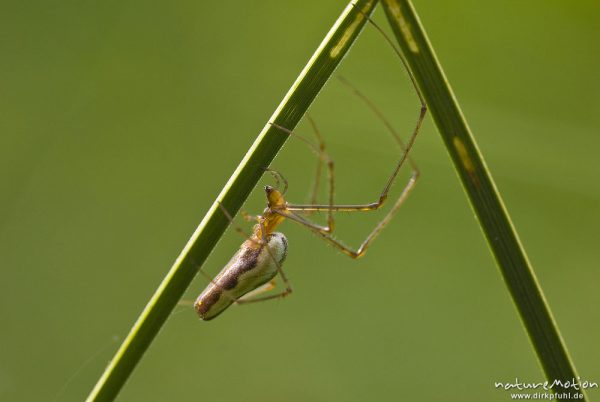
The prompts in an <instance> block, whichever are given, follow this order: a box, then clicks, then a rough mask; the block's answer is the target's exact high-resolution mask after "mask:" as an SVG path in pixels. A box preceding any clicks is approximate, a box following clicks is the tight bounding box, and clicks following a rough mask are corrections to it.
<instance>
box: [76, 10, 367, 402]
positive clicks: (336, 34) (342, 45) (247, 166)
mask: <svg viewBox="0 0 600 402" xmlns="http://www.w3.org/2000/svg"><path fill="white" fill-rule="evenodd" d="M376 4H377V0H354V1H351V2H350V3H349V4H348V6H347V7H346V8H345V9H344V11H343V12H342V14H341V15H340V17H339V18H338V20H337V21H336V22H335V24H334V25H333V27H332V28H331V30H330V31H329V33H328V34H327V35H326V37H325V39H324V40H323V42H322V43H321V44H320V46H319V47H318V48H317V50H316V52H315V53H314V55H313V56H312V57H311V59H310V60H309V62H308V64H307V65H306V67H305V68H304V69H303V70H302V72H301V73H300V76H299V77H298V78H297V80H296V82H295V83H294V84H293V85H292V87H291V89H290V90H289V91H288V93H287V94H286V96H285V97H284V99H283V101H282V102H281V104H280V105H279V107H278V108H277V109H276V110H275V113H274V114H273V116H272V117H271V119H270V121H271V122H274V123H276V124H278V125H280V126H283V127H286V128H289V129H293V128H294V127H295V126H296V125H297V124H298V122H299V121H300V119H301V118H302V116H303V115H304V113H305V112H306V111H307V109H308V107H309V106H310V104H311V103H312V101H313V100H314V99H315V97H316V96H317V94H318V93H319V91H320V90H321V88H322V87H323V85H324V84H325V83H326V82H327V80H328V79H329V77H330V76H331V75H332V73H333V71H334V70H335V68H336V67H337V66H338V64H339V63H340V61H341V60H342V59H343V57H344V55H345V54H346V52H347V51H348V50H349V49H350V47H351V46H352V44H353V43H354V40H355V39H356V38H357V37H358V34H359V33H360V31H361V30H362V28H363V27H364V25H365V22H366V21H367V20H366V18H365V17H364V15H363V14H362V13H365V14H367V15H368V14H371V12H372V11H373V8H374V7H375V5H376ZM286 139H287V135H286V134H285V133H283V132H282V131H281V130H279V129H276V128H274V127H272V126H271V125H269V124H267V125H266V126H265V127H264V128H263V130H262V131H261V133H260V134H259V135H258V137H257V139H256V141H255V142H254V144H253V145H252V147H251V148H250V149H249V150H248V152H247V154H246V156H245V157H244V159H243V160H242V161H241V163H240V164H239V166H238V167H237V169H236V170H235V172H234V173H233V175H232V176H231V178H230V179H229V181H228V182H227V184H226V185H225V187H224V188H223V190H222V191H221V193H220V194H219V196H218V197H217V199H216V201H215V203H214V204H213V205H212V207H211V208H210V209H209V211H208V212H207V214H206V216H205V217H204V219H203V220H202V222H201V223H200V225H199V226H198V229H196V231H195V232H194V234H193V235H192V237H191V239H190V240H189V242H188V243H187V245H186V246H185V248H184V249H183V251H182V252H181V254H180V255H179V257H178V258H177V260H176V261H175V263H174V265H173V266H172V268H171V269H170V271H169V272H168V274H167V276H166V277H165V278H164V280H163V281H162V283H161V284H160V286H159V287H158V289H157V290H156V292H155V293H154V295H153V296H152V298H151V299H150V301H149V302H148V304H147V305H146V307H145V308H144V310H143V311H142V313H141V314H140V316H139V317H138V319H137V321H136V322H135V324H134V325H133V327H132V329H131V330H130V332H129V334H128V335H127V338H126V339H125V340H124V341H123V343H122V345H121V346H120V348H119V349H118V351H117V352H116V354H115V356H114V357H113V359H112V360H111V362H110V364H109V365H108V367H107V368H106V370H105V371H104V373H103V374H102V376H101V377H100V379H99V380H98V382H97V383H96V386H95V387H94V389H93V390H92V392H91V393H90V395H89V396H88V399H87V400H88V401H110V400H113V399H114V398H115V397H116V396H117V394H118V393H119V390H120V389H121V387H122V386H123V384H124V383H125V381H127V378H128V377H129V375H130V374H131V372H132V371H133V369H134V368H135V366H136V365H137V364H138V362H139V361H140V359H141V357H142V355H143V354H144V352H145V351H146V349H147V348H148V346H149V345H150V343H151V342H152V340H153V339H154V337H155V336H156V334H157V333H158V331H159V330H160V328H161V326H162V325H163V324H164V323H165V321H166V319H167V317H168V316H169V314H170V313H171V311H172V310H173V308H174V307H175V306H176V304H177V302H178V301H179V299H180V298H181V296H182V295H183V293H184V292H185V290H186V289H187V287H188V285H189V284H190V283H191V282H192V280H193V279H194V276H195V275H196V273H197V272H198V270H199V269H200V266H201V265H202V264H203V263H204V261H205V260H206V258H207V257H208V255H209V254H210V252H211V250H212V249H213V247H214V246H215V245H216V243H217V242H218V241H219V239H220V238H221V236H222V234H223V232H224V231H225V229H226V228H227V225H228V224H229V221H228V220H227V218H226V217H225V216H224V214H223V213H222V211H221V210H220V208H219V207H218V202H220V203H221V204H222V205H223V206H224V207H225V208H226V209H227V210H228V211H230V212H231V213H232V214H235V213H236V212H237V211H238V210H239V209H240V207H241V206H242V204H243V203H244V201H245V200H246V198H247V197H248V195H249V194H250V192H251V191H252V189H253V188H254V186H255V185H256V183H257V182H258V180H259V179H260V177H261V176H262V174H263V173H264V168H265V167H267V166H269V164H270V163H271V161H272V160H273V158H274V157H275V155H276V154H277V152H278V151H279V149H280V148H281V147H282V146H283V144H284V142H285V140H286Z"/></svg>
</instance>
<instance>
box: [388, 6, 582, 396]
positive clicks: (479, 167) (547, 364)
mask: <svg viewBox="0 0 600 402" xmlns="http://www.w3.org/2000/svg"><path fill="white" fill-rule="evenodd" d="M383 6H384V10H385V13H386V15H387V18H388V21H389V22H390V24H391V26H392V30H393V32H394V35H395V36H396V39H397V40H398V42H399V43H400V47H401V48H402V51H403V53H404V56H405V58H406V61H407V62H408V64H409V66H410V68H411V71H413V73H414V75H415V78H416V81H417V83H418V85H419V87H420V89H421V92H422V93H423V96H424V97H425V100H426V102H427V105H428V107H429V110H430V111H431V114H432V116H433V119H434V120H435V123H436V125H437V127H438V131H439V132H440V134H441V135H442V138H443V140H444V143H445V145H446V148H447V149H448V152H449V153H450V156H451V158H452V161H453V163H454V166H455V168H456V170H457V172H458V175H459V176H460V179H461V181H462V183H463V186H464V188H465V191H466V192H467V195H468V197H469V199H470V201H471V205H472V207H473V209H474V210H475V213H476V215H477V217H478V219H479V223H480V225H481V228H482V230H483V232H484V234H485V237H486V238H487V241H488V243H489V245H490V248H491V250H492V253H493V255H494V257H495V259H496V262H497V263H498V266H499V268H500V271H501V273H502V276H503V278H504V281H505V283H506V285H507V287H508V289H509V291H510V294H511V295H512V298H513V300H514V302H515V304H516V306H517V309H518V311H519V314H520V316H521V319H522V321H523V324H524V325H525V328H526V329H527V332H528V334H529V337H530V339H531V342H532V343H533V346H534V348H535V351H536V353H537V356H538V358H539V361H540V363H541V365H542V368H543V370H544V372H545V374H546V377H547V379H548V380H549V381H553V380H555V379H559V380H562V381H567V380H568V381H572V380H573V379H575V380H577V373H576V371H575V367H574V365H573V363H572V362H571V359H570V357H569V354H568V352H567V349H566V347H565V344H564V342H563V340H562V338H561V336H560V333H559V330H558V327H557V325H556V323H555V321H554V319H553V317H552V314H551V312H550V308H549V307H548V304H547V302H546V300H545V298H544V295H543V293H542V289H541V288H540V286H539V284H538V281H537V279H536V277H535V274H534V272H533V269H532V267H531V265H530V263H529V261H528V259H527V256H526V254H525V250H524V249H523V246H522V245H521V243H520V241H519V238H518V236H517V233H516V231H515V228H514V227H513V225H512V223H511V220H510V218H509V216H508V213H507V211H506V209H505V207H504V204H503V202H502V199H501V198H500V194H499V193H498V190H497V189H496V186H495V184H494V181H493V180H492V177H491V175H490V173H489V171H488V169H487V167H486V165H485V162H484V160H483V157H482V155H481V153H480V152H479V149H478V148H477V145H476V143H475V140H474V138H473V135H472V134H471V131H470V130H469V127H468V126H467V123H466V121H465V118H464V116H463V114H462V112H461V110H460V108H459V106H458V103H457V101H456V98H455V97H454V94H453V93H452V89H451V88H450V85H449V83H448V81H447V80H446V77H445V75H444V73H443V71H442V69H441V66H440V65H439V63H438V61H437V58H436V56H435V54H434V52H433V49H432V47H431V44H430V43H429V40H428V39H427V36H426V34H425V31H424V29H423V26H422V25H421V22H420V20H419V18H418V16H417V14H416V12H415V10H414V7H413V6H412V4H411V3H410V1H409V0H383ZM554 390H555V391H556V392H568V393H575V392H577V391H575V390H574V389H573V388H567V389H564V388H560V387H558V388H555V389H554ZM578 400H581V399H578Z"/></svg>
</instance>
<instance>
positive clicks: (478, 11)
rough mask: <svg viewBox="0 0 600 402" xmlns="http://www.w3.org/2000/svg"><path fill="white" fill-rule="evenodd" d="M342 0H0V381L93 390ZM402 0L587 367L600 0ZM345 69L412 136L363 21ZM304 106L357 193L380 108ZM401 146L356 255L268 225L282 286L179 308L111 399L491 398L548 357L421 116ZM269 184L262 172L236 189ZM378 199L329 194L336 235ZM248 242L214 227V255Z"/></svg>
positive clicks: (598, 371)
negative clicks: (395, 207) (414, 14)
mask: <svg viewBox="0 0 600 402" xmlns="http://www.w3.org/2000/svg"><path fill="white" fill-rule="evenodd" d="M251 3H252V4H251ZM345 4H346V2H345V1H343V0H342V1H340V0H336V1H334V0H329V1H323V0H320V1H298V0H293V1H285V2H282V1H273V0H269V1H261V2H254V3H253V2H242V1H239V2H210V3H209V2H197V1H179V2H170V3H155V2H137V1H105V2H89V1H87V2H76V1H46V2H40V1H7V0H5V1H3V2H2V3H1V12H0V55H1V56H0V91H1V96H0V133H1V134H0V186H1V187H0V266H1V268H2V274H3V278H2V284H1V285H0V286H1V289H0V306H1V307H0V308H1V309H2V310H1V316H2V329H1V331H0V341H1V342H0V345H1V346H0V399H1V400H2V401H52V400H59V401H78V400H82V399H84V397H85V396H86V395H87V393H88V392H89V391H90V390H91V388H92V386H93V385H94V383H95V381H96V380H97V378H98V377H99V376H100V374H101V372H102V370H103V369H104V367H105V366H106V364H107V362H108V360H109V359H110V358H111V356H112V354H113V353H114V351H115V350H116V348H117V347H118V345H119V343H120V341H121V340H122V339H123V337H124V336H125V335H126V334H127V332H128V330H129V328H130V326H131V325H132V323H133V321H134V320H135V319H136V317H137V315H138V314H139V312H140V311H141V309H142V308H143V306H144V305H145V303H146V302H147V300H148V299H149V297H150V296H151V294H152V293H153V292H154V290H155V288H156V287H157V285H158V284H159V282H160V281H161V279H162V278H163V276H164V275H165V273H166V272H167V270H168V269H169V267H170V265H171V263H172V262H173V260H174V259H175V257H176V256H177V255H178V253H179V251H180V250H181V249H182V247H183V245H184V244H185V243H186V241H187V239H188V238H189V236H190V234H191V233H192V232H193V230H194V229H195V227H196V226H197V224H198V223H199V222H200V220H201V218H202V217H203V215H204V213H205V212H206V210H207V208H208V207H209V206H210V205H211V203H212V202H213V200H214V199H215V197H216V195H217V194H218V192H219V191H220V189H221V188H222V186H223V185H224V183H225V182H226V180H227V179H228V177H229V176H230V175H231V173H232V172H233V170H234V168H235V167H236V166H237V163H238V162H239V161H240V159H241V158H242V157H243V155H244V153H245V152H246V150H247V149H248V147H249V146H250V144H251V143H252V142H253V140H254V138H255V137H256V135H257V133H258V132H259V131H260V129H261V128H262V127H263V126H264V124H265V123H266V122H267V120H268V118H269V116H270V115H271V114H272V112H273V110H274V109H275V107H276V106H277V104H278V103H279V101H280V100H281V98H282V97H283V95H284V94H285V92H286V91H287V90H288V88H289V87H290V85H291V83H292V82H293V81H294V79H295V78H296V76H297V75H298V73H299V72H300V70H301V68H302V67H303V66H304V64H305V63H306V61H307V60H308V58H309V57H310V55H311V54H312V52H313V51H314V50H315V49H316V47H317V45H318V44H319V43H320V41H321V40H322V38H323V36H324V35H325V33H326V32H327V31H328V30H329V28H330V27H331V25H332V24H333V22H334V21H335V19H336V18H337V17H338V15H339V14H340V12H341V10H342V9H343V7H344V6H345ZM415 5H416V7H417V10H418V12H419V14H420V16H421V19H422V21H423V24H424V26H425V28H426V30H427V32H428V34H429V36H430V39H431V42H432V44H433V46H434V48H435V50H436V51H437V54H438V56H439V59H440V61H441V63H442V65H443V67H444V69H445V71H446V74H447V76H448V78H449V80H450V82H451V84H452V86H453V88H454V90H455V92H456V94H457V97H458V99H459V101H460V103H461V105H462V107H463V110H464V113H465V115H466V117H467V120H468V122H469V124H470V126H471V128H472V130H473V132H474V134H475V136H476V139H477V141H478V143H479V146H480V148H481V150H482V152H483V154H484V156H485V157H486V159H487V163H488V165H489V167H490V168H491V170H492V173H493V175H494V177H495V179H496V182H497V184H498V187H499V189H500V191H501V192H502V194H503V197H504V199H505V202H506V205H507V208H508V210H509V212H510V214H511V216H512V217H513V219H514V223H515V225H516V228H517V229H518V231H519V234H520V236H521V239H522V241H523V243H524V245H525V247H526V250H527V251H528V254H529V257H530V259H531V261H532V263H533V266H534V268H535V269H536V272H537V275H538V278H539V281H540V283H541V285H542V286H543V288H544V291H545V293H546V297H547V299H548V301H549V303H550V305H551V307H552V310H553V312H554V315H555V317H556V320H557V322H558V324H559V326H560V329H561V331H562V334H563V336H564V338H565V340H566V342H567V345H568V348H569V350H570V352H571V354H572V357H573V359H574V361H575V363H576V365H577V368H578V370H579V373H580V374H581V375H582V377H584V378H585V379H589V380H594V381H598V382H600V367H599V364H598V362H599V361H600V348H598V339H599V337H600V320H599V313H598V306H599V305H600V292H598V283H599V281H600V273H599V272H598V265H599V264H598V259H599V258H600V250H599V248H598V243H599V236H598V235H599V229H598V227H600V187H599V185H598V178H599V177H600V164H599V163H598V162H597V161H598V159H597V158H598V156H597V154H598V149H600V136H599V135H598V129H599V128H600V113H599V111H600V95H599V90H600V80H599V79H598V64H599V62H600V46H599V45H598V43H599V41H598V39H599V38H600V24H599V22H600V21H599V20H600V14H599V13H600V6H599V5H598V3H597V2H595V1H579V2H564V1H558V0H552V1H548V0H543V1H542V0H537V1H527V2H522V1H509V2H478V1H467V0H464V1H452V2H442V1H437V2H428V1H421V0H419V1H415ZM375 18H376V19H377V20H378V21H380V22H382V25H385V18H383V14H382V13H381V10H378V11H377V12H376V14H375ZM339 71H340V73H341V74H343V75H344V76H345V77H346V78H348V79H349V80H350V81H352V82H353V83H354V84H355V85H356V86H357V87H359V88H360V89H361V90H362V91H363V92H364V93H365V94H367V95H368V96H369V97H370V98H371V99H372V100H373V101H374V102H376V103H377V104H379V105H380V107H381V109H382V110H383V111H384V113H386V114H387V115H388V116H389V118H390V119H391V120H392V121H393V122H394V124H395V125H396V127H397V128H398V129H399V130H400V131H401V132H402V133H406V134H408V133H409V131H410V128H411V127H412V125H413V123H414V119H415V118H416V116H417V112H418V102H417V99H416V97H415V95H414V92H413V91H412V90H411V88H410V86H409V85H408V79H407V77H406V75H405V74H404V73H403V70H402V68H401V65H400V63H399V61H398V60H397V59H396V57H395V56H394V54H393V53H392V51H391V50H390V49H389V48H388V47H387V45H386V44H385V43H384V41H383V40H382V38H381V37H380V36H379V35H378V34H377V32H375V30H374V29H372V28H371V27H367V28H366V30H365V32H364V34H363V35H362V36H361V37H360V38H359V40H358V41H357V43H356V45H355V47H354V48H353V49H352V50H351V52H350V53H349V55H348V57H347V58H346V59H345V61H344V62H343V64H342V66H341V68H340V70H339ZM311 112H312V115H313V116H314V118H315V119H316V120H317V122H318V123H319V126H320V128H321V130H322V131H323V134H324V136H325V138H326V140H327V144H328V146H329V149H330V152H331V154H332V156H333V158H334V159H335V160H336V163H337V181H336V184H337V186H338V191H337V194H336V195H337V199H338V200H339V201H340V202H366V201H372V200H374V199H375V198H376V197H377V195H378V192H379V191H380V189H381V187H382V185H383V183H384V182H385V179H386V175H387V174H388V172H389V170H390V169H391V167H392V166H393V164H394V161H395V158H397V156H398V151H397V150H396V149H395V148H394V146H393V142H392V141H391V140H390V138H389V136H388V135H387V134H386V132H385V131H384V129H383V126H382V125H381V123H380V122H378V121H377V120H376V119H375V118H373V116H372V115H371V114H370V113H369V111H368V110H367V109H366V108H365V107H364V106H363V105H362V104H361V103H360V102H359V101H357V99H355V98H354V97H352V96H351V95H350V94H349V93H348V91H347V90H345V89H344V88H343V87H342V86H341V85H340V84H339V83H337V82H335V81H331V82H330V83H329V84H328V85H327V86H326V87H325V89H324V91H323V92H322V94H321V95H320V96H319V98H318V99H317V101H316V103H315V104H314V106H313V108H312V109H311ZM298 130H299V132H302V133H305V134H307V135H310V130H308V126H307V124H306V123H303V124H301V125H300V126H299V128H298ZM413 156H414V158H415V159H416V161H417V162H418V164H419V166H420V168H421V170H422V180H421V181H420V182H419V184H418V187H417V188H416V190H415V192H414V193H413V194H412V196H411V197H410V199H409V200H408V202H407V203H406V205H405V207H404V208H403V209H402V210H401V212H400V213H399V214H398V216H397V218H396V219H395V220H394V221H393V223H392V224H391V225H390V226H389V227H388V228H387V229H386V231H385V232H384V233H383V234H382V236H381V237H380V238H379V239H377V241H376V242H375V243H374V244H373V246H372V248H371V249H370V250H369V252H368V253H367V255H366V256H365V258H364V259H361V260H359V261H352V260H350V259H349V258H347V257H345V256H343V255H341V254H339V253H338V252H336V251H335V250H334V249H332V248H331V247H329V246H328V245H326V244H325V243H324V242H322V241H321V240H320V239H318V238H317V237H315V236H313V235H311V234H310V233H309V232H308V231H306V230H305V229H304V228H302V227H298V226H296V225H294V224H293V223H286V224H284V225H283V226H282V227H281V229H282V230H283V231H285V233H286V234H287V236H288V239H289V241H290V249H289V256H288V259H287V261H286V265H285V268H286V272H287V274H288V276H289V277H290V279H291V280H292V282H293V285H294V289H295V293H294V294H293V296H292V297H290V298H288V299H285V300H283V301H275V302H269V303H260V304H256V305H251V306H244V307H233V308H231V309H230V310H228V311H227V312H226V313H225V314H223V315H222V316H220V317H219V318H218V319H216V320H214V321H212V322H209V323H205V322H200V321H198V319H197V318H196V316H195V313H194V312H193V310H192V309H191V308H186V307H178V308H177V309H176V311H175V313H174V314H173V315H172V316H171V318H170V319H169V321H168V322H167V324H166V325H165V326H164V328H163V330H162V331H161V333H160V334H159V336H158V337H157V338H156V340H155V342H154V343H153V344H152V346H151V347H150V349H149V351H148V352H147V353H146V355H145V357H144V358H143V360H142V361H141V363H140V365H139V366H138V367H137V369H136V370H135V372H134V373H133V375H132V377H131V378H130V380H129V382H128V383H127V384H126V386H125V387H124V389H123V391H122V393H121V395H120V397H119V400H121V401H198V400H212V401H367V400H368V401H392V400H404V399H406V400H414V399H419V400H429V401H442V400H457V401H458V400H469V401H480V400H488V401H505V400H508V399H509V398H508V395H507V393H506V392H505V391H500V390H496V389H494V387H493V382H494V381H511V380H513V379H514V378H515V377H519V378H521V379H523V380H529V381H540V380H542V378H543V377H542V374H541V371H540V368H539V366H538V363H537V361H536V357H535V355H534V353H533V351H532V348H531V346H530V344H529V341H528V338H527V336H526V334H525V332H524V330H523V328H522V326H521V323H520V320H519V318H518V316H517V314H516V310H515V308H514V307H513V303H512V301H511V299H510V297H509V295H508V292H507V290H506V288H505V286H504V284H503V282H502V279H501V277H500V274H499V272H498V270H497V268H496V266H495V264H494V261H493V259H492V257H491V255H490V252H489V251H488V248H487V245H486V243H485V242H484V240H483V237H482V234H481V231H480V229H479V227H478V224H477V222H476V220H475V219H474V216H473V213H472V211H471V209H470V207H469V205H468V203H467V200H466V197H465V195H464V193H463V190H462V188H461V186H460V183H459V182H458V180H457V177H456V174H455V173H454V171H453V168H452V166H451V164H450V160H449V158H448V156H447V154H446V151H445V150H444V148H443V145H442V142H441V140H440V137H439V135H438V134H437V132H436V130H435V127H434V125H433V122H432V120H431V118H430V117H429V116H428V118H427V121H426V123H425V126H424V128H423V130H422V133H421V134H420V137H419V138H418V140H417V144H416V147H415V149H414V154H413ZM314 164H315V161H314V157H313V155H311V153H310V152H309V151H308V149H307V148H306V147H305V146H304V145H303V144H302V143H301V142H299V141H297V140H293V139H291V140H290V141H288V143H287V145H286V146H285V147H284V148H283V150H282V151H281V152H280V154H279V156H278V157H277V159H276V160H275V161H274V163H273V165H272V167H273V168H275V169H278V170H280V171H281V172H282V173H283V174H284V175H285V176H286V177H287V178H288V180H289V183H290V190H289V196H288V198H289V199H290V200H292V201H296V202H304V201H306V199H307V197H308V193H309V191H308V189H309V186H310V183H311V182H312V180H313V173H314ZM406 174H407V172H405V173H404V176H403V177H402V180H404V179H405V178H406V177H405V176H406ZM265 183H270V180H268V178H265V180H264V181H263V183H261V184H263V185H264V184H265ZM394 190H395V194H397V193H398V191H399V190H400V186H399V185H397V186H396V187H394ZM263 205H264V198H263V194H262V192H261V190H260V187H257V190H256V191H255V192H254V193H253V195H252V196H251V198H250V199H249V200H248V202H247V204H246V205H245V206H244V209H245V210H246V211H248V212H250V213H257V212H259V211H260V210H261V209H262V208H263ZM379 217H380V216H379V215H377V216H376V214H366V215H364V216H362V215H359V216H356V215H355V214H352V215H343V216H341V217H340V219H339V224H338V226H337V230H338V234H339V236H340V237H341V238H343V239H345V240H347V241H348V242H350V243H351V244H357V243H358V242H359V241H360V239H361V236H364V234H365V233H366V232H367V231H368V230H369V228H370V227H372V225H374V223H375V222H376V221H377V219H378V218H379ZM316 219H319V217H316ZM240 222H241V220H240ZM241 240H242V238H241V237H240V236H239V235H238V234H236V233H234V232H233V231H228V232H227V234H226V235H225V237H224V238H223V240H222V241H221V242H220V243H219V245H218V246H217V247H216V249H215V250H214V252H213V253H212V255H211V257H210V258H209V260H208V261H207V263H206V265H205V267H204V268H205V270H206V271H207V272H208V273H210V274H214V273H216V272H217V271H218V270H219V269H220V268H221V266H222V265H223V264H225V263H226V262H227V261H228V259H229V257H230V256H231V255H232V254H233V253H234V251H235V250H236V248H237V246H238V244H239V243H240V242H241ZM205 285H206V279H205V278H204V277H202V276H201V275H198V277H197V278H196V280H195V281H194V283H193V284H192V285H191V287H190V289H189V290H188V292H187V295H186V297H187V299H194V298H195V296H196V295H197V294H198V293H199V292H200V291H201V290H202V288H203V287H204V286H205ZM590 396H592V397H594V396H596V397H597V396H598V391H597V390H595V391H594V390H592V391H591V393H590Z"/></svg>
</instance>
